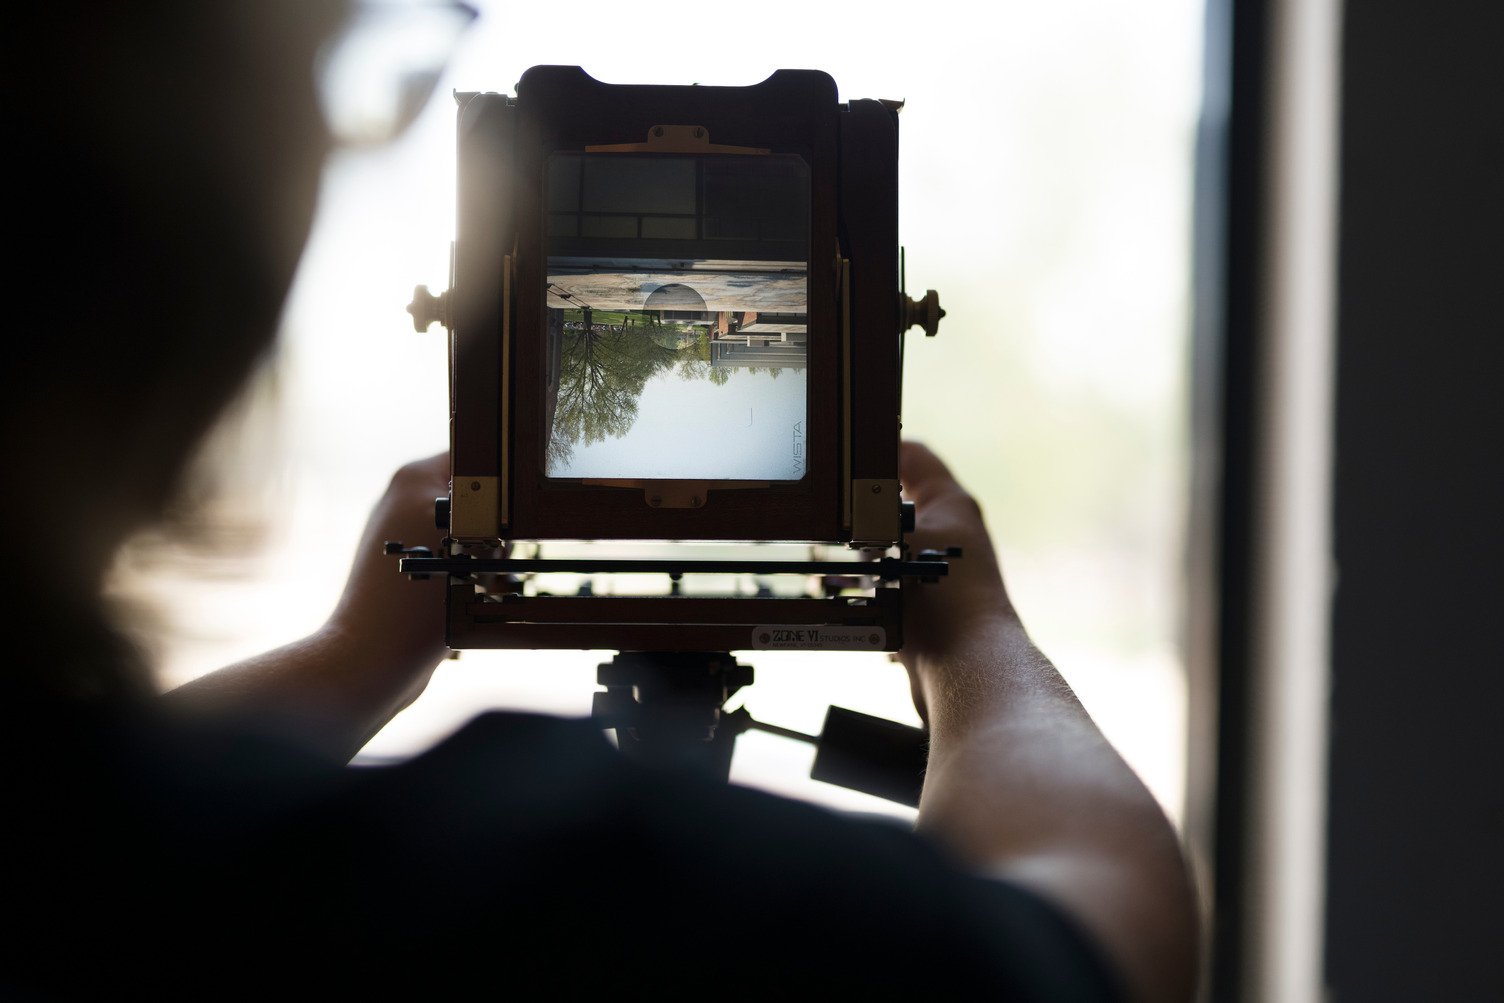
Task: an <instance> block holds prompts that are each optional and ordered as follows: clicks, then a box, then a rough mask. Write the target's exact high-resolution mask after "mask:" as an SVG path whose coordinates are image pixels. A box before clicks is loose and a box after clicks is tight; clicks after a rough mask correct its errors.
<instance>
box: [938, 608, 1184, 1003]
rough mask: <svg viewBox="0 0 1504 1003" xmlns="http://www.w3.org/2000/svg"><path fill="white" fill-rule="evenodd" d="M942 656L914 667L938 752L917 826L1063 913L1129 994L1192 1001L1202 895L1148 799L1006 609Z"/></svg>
mask: <svg viewBox="0 0 1504 1003" xmlns="http://www.w3.org/2000/svg"><path fill="white" fill-rule="evenodd" d="M948 660H949V664H947V665H945V666H943V667H941V666H932V667H931V669H932V670H939V671H921V673H920V680H921V685H922V688H923V693H924V699H925V703H926V706H927V710H928V717H929V727H930V741H931V745H930V765H929V770H928V773H927V776H926V780H925V785H924V792H923V796H922V799H921V801H920V807H919V818H918V827H919V829H920V830H921V831H924V832H926V833H928V834H929V835H931V836H932V837H934V838H935V839H937V840H939V841H940V842H942V843H944V844H946V845H947V846H949V847H950V848H951V850H952V851H953V852H955V853H957V854H958V855H960V856H961V857H962V858H963V860H965V861H966V862H968V863H970V864H971V865H972V866H974V867H976V868H977V869H978V870H981V871H983V872H986V873H991V874H996V875H999V876H1005V877H1007V878H1008V879H1010V880H1013V881H1016V882H1018V883H1020V884H1024V885H1026V886H1030V887H1033V888H1034V889H1035V890H1037V891H1039V892H1041V893H1043V894H1045V895H1046V896H1048V897H1050V898H1053V899H1055V900H1057V901H1059V902H1061V904H1062V905H1065V906H1066V907H1067V908H1068V909H1069V911H1070V912H1072V913H1073V914H1074V915H1076V916H1077V917H1078V918H1079V919H1081V920H1082V921H1083V923H1084V924H1085V925H1086V926H1087V927H1088V928H1090V929H1091V930H1092V932H1093V933H1095V934H1096V935H1097V936H1098V937H1100V938H1101V939H1102V940H1103V941H1104V943H1105V944H1106V945H1107V946H1108V948H1109V951H1110V952H1111V953H1112V954H1113V955H1114V957H1116V958H1117V959H1118V960H1119V962H1120V963H1121V964H1123V965H1124V967H1125V969H1126V970H1125V975H1126V976H1127V979H1128V982H1129V984H1130V987H1131V989H1132V991H1133V992H1134V993H1135V995H1137V996H1139V997H1141V998H1145V999H1188V998H1189V997H1190V995H1191V993H1192V991H1193V986H1192V979H1193V973H1194V952H1195V944H1196V922H1195V911H1194V900H1193V897H1192V894H1191V889H1190V885H1189V881H1188V878H1187V874H1186V869H1185V864H1184V860H1183V857H1182V855H1181V852H1180V848H1179V844H1178V840H1177V838H1176V836H1175V833H1174V831H1173V829H1172V828H1171V826H1170V824H1169V822H1168V820H1167V819H1166V818H1165V816H1164V813H1163V812H1162V811H1161V810H1160V808H1159V805H1158V804H1157V803H1156V802H1155V801H1154V798H1153V797H1152V795H1150V793H1149V792H1148V790H1147V789H1146V788H1145V787H1144V785H1143V784H1142V783H1141V782H1140V781H1139V779H1138V778H1137V776H1135V775H1134V773H1133V771H1132V770H1131V769H1129V767H1128V766H1127V764H1125V763H1124V762H1123V760H1122V759H1121V758H1120V757H1119V756H1118V754H1117V753H1116V751H1114V750H1113V748H1112V746H1111V745H1110V744H1108V742H1107V741H1106V739H1105V738H1103V737H1102V734H1101V732H1099V731H1098V730H1097V727H1096V726H1095V724H1093V723H1092V721H1091V718H1090V717H1089V716H1088V715H1087V714H1086V711H1085V710H1084V709H1083V708H1082V707H1081V704H1080V703H1079V702H1078V701H1077V699H1076V697H1075V695H1074V694H1073V693H1072V692H1071V690H1070V688H1069V687H1068V686H1067V685H1066V683H1065V681H1064V680H1063V679H1061V677H1060V675H1059V673H1058V672H1056V670H1055V668H1054V667H1053V666H1052V665H1051V664H1050V663H1049V661H1048V660H1047V659H1046V658H1045V657H1044V655H1043V654H1041V653H1040V652H1039V650H1038V649H1037V648H1035V646H1034V645H1033V643H1032V642H1031V641H1030V640H1029V638H1028V635H1027V634H1026V633H1025V631H1024V628H1023V626H1022V625H1021V624H1020V623H1019V622H1018V620H1017V618H1016V617H1014V616H1013V615H1012V614H1011V612H1005V613H999V615H998V616H996V617H995V618H992V619H991V620H989V621H988V622H986V623H984V624H981V625H978V626H977V628H976V629H975V631H974V636H970V637H968V638H966V639H965V641H964V642H962V643H958V644H957V645H956V646H955V647H954V648H953V649H952V653H951V654H950V655H949V656H948ZM1124 930H1130V931H1134V934H1133V935H1134V938H1135V939H1134V942H1133V943H1132V944H1124V943H1123V942H1122V940H1121V939H1120V938H1121V936H1122V931H1124Z"/></svg>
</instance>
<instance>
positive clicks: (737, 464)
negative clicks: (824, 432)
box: [548, 369, 805, 481]
mask: <svg viewBox="0 0 1504 1003" xmlns="http://www.w3.org/2000/svg"><path fill="white" fill-rule="evenodd" d="M804 387H805V380H804V372H803V371H802V370H793V369H788V370H783V371H781V372H779V374H778V375H777V376H776V377H775V376H774V375H773V374H772V373H748V372H739V371H736V370H732V372H731V375H730V378H729V379H728V380H727V382H726V383H725V384H723V385H719V386H718V385H716V384H714V383H712V382H710V381H709V380H708V379H703V380H685V379H683V378H682V377H680V376H679V375H678V374H677V373H673V372H666V373H659V374H658V375H657V376H654V377H653V378H652V379H650V380H648V382H647V384H646V385H645V386H644V387H643V390H642V396H641V397H640V398H638V401H637V420H636V421H635V422H633V424H632V427H631V429H630V430H629V431H628V432H627V433H626V434H625V435H623V436H622V437H621V438H619V439H613V438H608V439H606V440H605V441H603V442H597V443H590V444H576V445H575V446H574V447H573V450H572V452H571V453H570V456H569V458H568V459H567V460H565V461H564V463H562V464H560V465H558V466H554V465H550V466H549V468H548V475H549V476H550V477H633V478H661V479H670V480H671V479H675V478H679V479H691V478H700V477H706V478H715V479H717V480H727V481H729V480H773V481H797V480H798V479H799V478H800V477H802V476H804V466H803V441H804V430H803V429H804ZM796 447H797V448H796Z"/></svg>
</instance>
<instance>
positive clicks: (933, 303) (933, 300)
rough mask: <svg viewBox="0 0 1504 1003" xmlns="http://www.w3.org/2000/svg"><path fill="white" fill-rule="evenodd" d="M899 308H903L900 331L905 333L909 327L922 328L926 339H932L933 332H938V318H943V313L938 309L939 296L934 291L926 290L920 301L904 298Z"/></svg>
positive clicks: (908, 297)
mask: <svg viewBox="0 0 1504 1003" xmlns="http://www.w3.org/2000/svg"><path fill="white" fill-rule="evenodd" d="M900 306H901V307H902V308H903V327H902V328H901V330H904V331H907V330H908V329H909V328H911V327H922V328H924V334H925V337H927V338H933V337H934V336H935V332H936V331H938V330H940V318H942V317H944V316H945V311H944V310H942V309H941V308H940V294H939V293H937V292H935V290H933V289H929V290H926V291H925V294H924V299H922V300H916V299H914V298H913V297H912V296H904V297H903V298H902V301H901V302H900Z"/></svg>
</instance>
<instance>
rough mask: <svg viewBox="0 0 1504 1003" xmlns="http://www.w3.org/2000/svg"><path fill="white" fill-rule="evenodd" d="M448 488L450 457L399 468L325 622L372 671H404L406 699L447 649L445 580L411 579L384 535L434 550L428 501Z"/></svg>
mask: <svg viewBox="0 0 1504 1003" xmlns="http://www.w3.org/2000/svg"><path fill="white" fill-rule="evenodd" d="M448 493H449V454H448V453H440V454H438V455H436V456H430V457H428V458H427V459H423V460H416V461H414V462H412V463H408V464H406V465H405V466H403V467H402V468H401V469H399V470H398V471H397V472H396V473H395V474H394V475H392V480H391V483H390V485H388V487H387V490H386V494H384V495H383V496H382V498H381V500H380V501H378V502H377V503H376V507H375V508H374V509H373V510H372V511H371V516H370V518H369V519H368V520H367V522H366V528H365V531H364V532H363V533H362V534H361V538H360V544H359V545H358V547H357V549H356V552H355V560H354V563H353V564H352V566H351V568H350V577H349V579H348V580H347V581H346V583H345V590H344V593H343V595H342V596H341V597H340V601H339V605H338V607H337V608H336V609H335V611H334V613H333V615H332V616H331V617H330V619H329V625H328V629H329V630H331V631H333V632H335V633H336V634H337V635H338V636H339V637H340V638H341V640H342V641H343V643H344V644H345V645H346V646H347V647H348V648H349V649H350V650H352V651H355V652H359V653H361V654H362V655H363V656H364V657H365V658H367V659H369V663H370V664H369V670H370V671H372V672H383V673H392V674H394V675H398V674H404V673H405V674H407V675H410V676H411V677H412V678H411V680H410V685H409V687H408V688H409V692H408V695H407V697H406V700H405V701H404V702H410V701H411V700H412V699H413V698H415V697H416V696H417V694H418V693H420V692H422V689H423V687H424V686H425V685H427V681H428V677H429V675H430V674H431V673H432V671H433V669H434V667H435V666H436V665H438V663H439V662H440V661H441V660H442V659H443V658H444V657H445V656H446V655H447V654H448V648H447V646H446V645H445V643H444V585H445V581H446V578H445V576H443V575H437V576H435V577H434V578H431V579H429V580H427V581H413V580H412V579H410V578H408V577H407V576H406V575H403V574H399V573H398V571H397V558H395V557H392V556H390V555H388V554H386V553H385V551H384V545H385V543H386V541H388V540H400V541H401V542H402V543H403V545H404V546H407V547H417V546H425V547H430V548H433V549H434V551H435V553H436V554H437V553H438V544H439V541H440V539H441V538H442V536H443V533H442V532H441V531H440V530H439V529H438V528H437V527H436V526H435V525H434V521H433V502H434V499H435V498H437V497H439V496H441V495H445V494H448Z"/></svg>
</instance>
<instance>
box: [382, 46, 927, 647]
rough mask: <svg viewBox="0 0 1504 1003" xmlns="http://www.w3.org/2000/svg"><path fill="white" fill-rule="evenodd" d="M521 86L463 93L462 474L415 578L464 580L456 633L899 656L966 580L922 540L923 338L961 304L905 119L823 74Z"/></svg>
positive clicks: (546, 71) (424, 316) (458, 448)
mask: <svg viewBox="0 0 1504 1003" xmlns="http://www.w3.org/2000/svg"><path fill="white" fill-rule="evenodd" d="M516 90H517V93H516V96H515V97H509V96H506V95H501V94H461V95H457V98H458V101H459V113H458V150H459V158H458V163H459V185H458V213H457V218H456V239H455V243H454V249H453V258H452V274H451V288H450V290H449V291H448V292H447V293H444V294H443V295H441V296H438V297H433V296H431V295H429V294H428V293H427V290H424V289H421V288H420V290H419V291H418V293H417V294H416V295H415V298H414V303H413V306H412V308H411V309H412V311H413V314H414V319H415V323H416V324H417V325H418V326H419V328H420V329H423V328H426V327H427V326H428V325H429V324H430V323H431V322H432V321H434V320H438V321H441V322H442V323H443V324H444V325H445V326H446V327H447V328H448V329H449V350H450V402H451V436H452V438H451V446H452V454H451V455H452V481H451V485H450V496H449V498H448V499H440V505H439V512H438V514H439V521H440V526H441V528H443V529H444V530H446V531H447V534H448V540H447V541H446V544H445V551H446V552H445V553H442V554H439V555H428V554H422V553H417V552H404V553H405V554H406V556H405V557H404V559H403V561H402V568H403V570H404V571H407V572H409V573H416V574H436V573H441V574H446V575H449V576H450V578H449V581H450V592H449V642H450V645H451V647H454V648H467V647H520V648H557V647H568V648H616V649H622V650H641V651H733V650H740V649H748V648H779V647H809V648H817V649H832V648H870V649H878V650H893V649H895V648H897V647H898V646H899V644H900V643H901V641H902V635H901V609H902V591H903V588H904V579H905V578H915V577H920V578H933V577H935V576H937V575H939V574H943V573H944V570H945V564H944V561H943V560H940V559H939V558H938V556H937V555H909V554H908V553H907V551H906V549H905V547H904V545H903V535H904V532H905V528H906V527H905V514H906V513H905V506H904V504H903V503H902V502H901V499H900V496H899V483H898V443H899V427H900V423H899V410H900V408H899V404H900V378H901V373H900V368H901V360H902V342H903V330H904V329H906V328H907V327H909V326H911V325H912V324H922V325H924V326H925V329H926V331H927V333H930V334H933V333H934V330H935V326H936V324H937V323H938V320H939V316H940V315H941V311H940V310H939V308H938V301H937V299H936V298H935V295H934V294H933V293H930V294H929V295H928V296H927V297H926V298H925V300H924V301H922V302H918V303H916V302H914V301H911V300H908V299H907V298H906V297H905V296H903V294H902V292H901V289H900V285H901V280H900V263H899V246H898V194H897V193H898V117H897V107H896V106H895V105H893V104H890V103H884V102H880V101H850V102H847V103H844V104H843V103H841V102H839V101H838V100H837V94H836V85H835V82H834V81H833V80H832V79H831V78H830V77H829V76H827V75H826V74H824V73H819V72H814V71H790V70H780V71H778V72H776V73H774V74H773V75H772V76H770V77H769V78H768V79H767V80H765V81H763V82H762V83H760V84H756V85H754V86H750V87H701V86H616V85H609V84H604V83H601V82H599V81H596V80H594V79H592V78H591V77H590V76H588V75H587V74H586V73H585V72H584V71H583V70H581V69H579V68H578V67H556V66H542V67H535V68H533V69H531V70H529V71H528V72H527V73H526V74H524V75H523V77H522V80H521V81H520V82H519V83H518V85H517V88H516ZM558 541H570V542H569V543H566V544H559V543H558ZM574 541H596V542H595V543H594V544H593V545H592V548H581V547H580V546H578V545H576V544H575V543H574ZM638 541H678V542H679V545H678V546H676V547H673V548H667V547H665V548H663V549H662V551H661V552H660V553H655V554H654V555H653V556H652V557H651V558H648V559H644V558H642V557H641V556H638V557H635V558H634V557H630V556H626V555H628V554H640V553H641V549H640V548H638V547H637V546H636V544H637V542H638ZM712 543H713V544H714V546H713V547H712V546H710V544H712ZM535 544H536V546H535ZM789 544H798V545H801V547H796V548H795V552H796V556H795V557H794V558H792V559H790V558H789V557H788V556H787V555H788V554H789V552H790V551H789V547H788V546H783V545H789ZM775 545H778V546H775ZM809 545H822V546H823V547H824V548H826V549H830V550H831V553H830V554H828V555H826V554H823V551H815V550H811V548H810V546H809ZM831 545H836V546H834V547H832V546H831ZM561 547H562V549H563V550H564V552H565V553H566V555H567V556H565V557H564V558H562V559H558V558H551V559H545V558H544V556H543V553H544V552H546V551H553V552H556V551H558V550H559V549H560V548H561ZM503 548H506V549H503ZM524 554H526V555H528V556H523V555H524ZM662 554H667V555H668V556H662ZM706 554H709V555H711V558H710V559H708V560H707V559H705V555H706ZM780 555H782V556H780ZM775 558H776V559H775ZM550 576H552V578H551V577H550ZM560 576H565V577H564V578H562V579H561V577H560ZM568 576H573V577H568ZM593 576H595V577H593ZM598 576H611V580H612V581H616V582H620V581H626V580H628V579H632V580H634V581H641V582H643V583H644V584H643V586H642V587H641V588H638V589H629V588H613V589H612V590H611V593H612V594H609V595H606V594H600V593H599V591H598V590H596V589H595V588H593V587H592V585H591V583H592V582H593V581H596V580H597V578H598ZM559 580H566V581H569V582H572V583H574V587H572V588H571V589H569V590H568V594H558V591H559V590H558V589H557V588H552V589H551V588H548V587H546V586H545V585H544V584H543V583H545V582H548V581H553V582H555V583H557V582H558V581H559ZM769 580H776V581H777V582H778V587H776V588H774V587H767V586H763V587H760V588H755V589H754V588H750V587H743V586H742V585H740V584H737V583H740V582H745V581H764V582H765V581H769ZM728 582H731V583H732V584H731V585H728V584H727V583H728ZM707 583H708V584H707ZM791 583H792V584H791ZM551 592H552V593H553V594H550V593H551Z"/></svg>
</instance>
